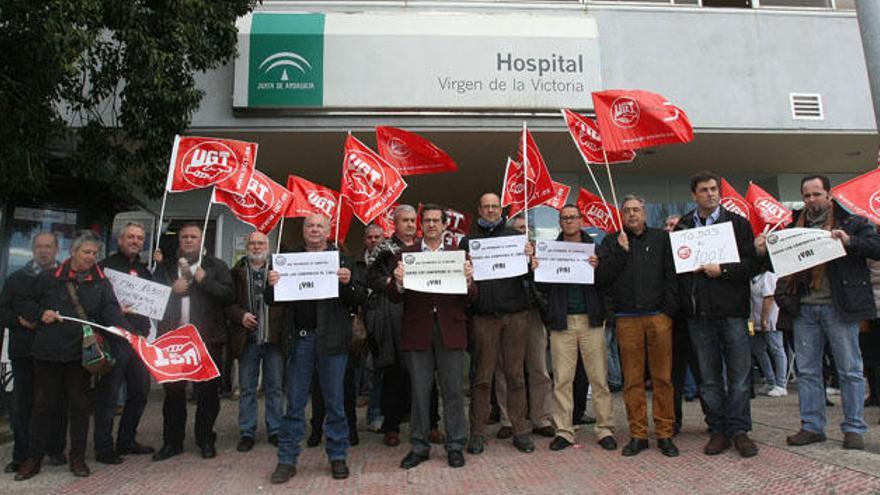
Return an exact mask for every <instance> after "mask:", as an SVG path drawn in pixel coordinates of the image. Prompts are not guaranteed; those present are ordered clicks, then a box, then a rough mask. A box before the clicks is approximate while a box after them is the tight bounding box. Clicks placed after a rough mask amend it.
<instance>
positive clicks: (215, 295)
mask: <svg viewBox="0 0 880 495" xmlns="http://www.w3.org/2000/svg"><path fill="white" fill-rule="evenodd" d="M177 238H178V243H179V244H178V256H179V258H178V259H166V260H164V263H160V264H159V266H158V268H157V269H156V279H157V280H158V281H159V282H162V283H164V284H167V285H170V286H171V299H170V300H169V301H168V307H167V309H166V310H165V318H164V319H163V320H162V322H161V324H160V325H159V333H160V334H163V333H165V332H170V331H172V330H174V329H176V328H179V327H180V326H181V325H186V324H192V325H194V326H195V327H196V328H197V329H198V331H199V336H201V338H202V340H203V341H204V342H205V347H206V348H207V349H208V353H209V354H210V355H211V359H213V360H214V362H215V363H219V362H221V361H222V359H223V345H224V343H225V342H226V317H225V314H224V312H223V310H224V308H225V307H226V306H228V305H230V304H232V301H233V298H232V275H231V274H230V272H229V267H228V266H226V263H224V262H223V261H222V260H220V259H218V258H215V257H213V256H211V255H210V254H207V253H201V262H199V254H200V253H199V252H200V250H201V249H202V227H201V225H199V224H197V223H187V224H185V225H183V226H182V227H181V228H180V230H178V231H177ZM187 383H188V381H186V380H182V381H178V382H173V383H166V384H165V385H164V387H165V401H164V403H163V405H162V419H163V428H162V439H163V442H164V445H163V446H162V448H161V449H160V450H159V451H158V452H156V453H155V454H153V459H154V460H156V461H163V460H165V459H168V458H170V457H173V456H176V455H178V454H180V453H181V452H183V439H184V437H185V436H186V386H187ZM220 383H221V379H220V377H219V376H218V377H217V378H214V379H213V380H209V381H206V382H194V383H193V389H194V391H195V396H196V421H195V437H196V445H198V447H199V449H200V450H201V454H202V457H203V458H205V459H210V458H213V457H216V456H217V449H216V447H215V446H214V442H215V440H216V438H217V434H216V433H214V422H215V421H216V420H217V415H218V414H220Z"/></svg>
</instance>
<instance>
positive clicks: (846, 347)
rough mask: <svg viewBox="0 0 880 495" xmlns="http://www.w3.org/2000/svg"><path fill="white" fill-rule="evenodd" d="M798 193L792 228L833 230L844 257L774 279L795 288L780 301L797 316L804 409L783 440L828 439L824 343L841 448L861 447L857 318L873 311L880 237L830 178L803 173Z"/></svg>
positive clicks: (761, 240)
mask: <svg viewBox="0 0 880 495" xmlns="http://www.w3.org/2000/svg"><path fill="white" fill-rule="evenodd" d="M801 194H802V195H803V199H804V209H803V210H799V211H796V212H795V215H794V221H793V222H792V226H793V227H802V228H804V227H806V228H815V229H825V230H828V231H830V232H831V237H833V238H835V239H840V241H841V242H842V243H843V246H844V248H845V249H846V256H844V257H843V258H837V259H835V260H832V261H829V262H827V263H824V264H822V265H819V266H815V267H813V268H811V269H809V270H805V271H802V272H798V273H795V274H793V275H790V276H788V277H784V280H783V281H781V283H780V284H779V285H780V286H785V287H789V288H790V289H792V291H793V292H788V293H785V292H786V291H783V294H780V296H782V297H781V300H779V304H780V307H781V308H783V310H785V309H788V311H789V312H790V314H793V315H794V321H793V323H794V341H795V354H796V355H797V374H798V400H799V402H800V414H801V429H800V431H798V432H797V433H796V434H794V435H791V436H789V437H788V438H786V442H787V443H788V444H789V445H795V446H799V445H808V444H811V443H816V442H823V441H825V390H824V388H825V385H824V381H823V379H822V356H823V354H824V353H825V343H826V341H827V342H828V346H829V347H830V348H831V355H832V356H833V357H834V365H835V366H836V367H837V376H838V379H839V380H840V392H841V400H842V402H843V416H844V420H843V423H842V424H841V425H840V429H841V430H842V431H843V448H845V449H857V450H861V449H864V448H865V442H864V438H863V435H864V434H865V431H866V430H867V428H868V427H867V425H866V424H865V417H864V399H865V378H864V375H863V370H862V355H861V352H860V351H859V322H860V321H862V320H870V319H872V318H873V317H874V316H875V307H874V294H873V292H872V289H871V281H870V273H869V271H868V266H867V259H868V258H870V259H880V236H878V235H877V231H876V230H875V228H874V226H873V225H871V224H870V223H869V222H868V221H867V220H866V219H865V218H863V217H860V216H857V215H851V214H849V213H847V212H846V210H844V209H843V208H842V207H840V205H839V204H837V203H834V202H833V201H832V199H831V182H830V181H829V180H828V177H825V176H822V175H811V176H807V177H804V178H803V179H802V180H801ZM772 235H773V234H770V236H772ZM755 245H756V247H757V248H758V252H760V253H763V252H765V251H766V240H765V236H764V235H761V236H759V237H758V239H757V240H756V242H755ZM779 292H780V291H779V290H777V294H779Z"/></svg>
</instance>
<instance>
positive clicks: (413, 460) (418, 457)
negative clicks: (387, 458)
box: [400, 451, 428, 469]
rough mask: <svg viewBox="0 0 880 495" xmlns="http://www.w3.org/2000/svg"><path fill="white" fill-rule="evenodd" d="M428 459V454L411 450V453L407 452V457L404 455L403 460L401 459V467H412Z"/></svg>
mask: <svg viewBox="0 0 880 495" xmlns="http://www.w3.org/2000/svg"><path fill="white" fill-rule="evenodd" d="M427 460H428V455H427V454H417V453H415V452H412V451H410V453H409V454H406V457H404V458H403V460H402V461H400V467H402V468H403V469H412V468H414V467H416V466H418V465H419V464H421V463H423V462H425V461H427Z"/></svg>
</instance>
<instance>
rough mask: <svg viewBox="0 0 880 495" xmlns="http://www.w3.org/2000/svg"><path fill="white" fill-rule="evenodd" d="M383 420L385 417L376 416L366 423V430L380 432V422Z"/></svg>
mask: <svg viewBox="0 0 880 495" xmlns="http://www.w3.org/2000/svg"><path fill="white" fill-rule="evenodd" d="M384 422H385V418H376V419H374V420H373V421H370V422H369V423H367V431H371V432H373V433H381V432H382V423H384Z"/></svg>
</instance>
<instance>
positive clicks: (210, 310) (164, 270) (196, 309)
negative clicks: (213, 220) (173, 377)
mask: <svg viewBox="0 0 880 495" xmlns="http://www.w3.org/2000/svg"><path fill="white" fill-rule="evenodd" d="M177 263H178V259H177V258H174V259H169V260H166V261H165V262H164V263H162V264H161V265H159V267H157V268H156V274H155V275H156V280H157V281H158V282H160V283H163V284H166V285H172V284H174V281H175V280H177V275H178V264H177ZM202 269H204V270H205V278H204V279H202V281H201V282H196V281H195V280H193V282H192V285H190V287H189V291H188V292H187V294H188V295H189V322H190V323H191V324H193V325H194V326H195V327H196V328H197V329H198V331H199V335H200V336H201V337H202V340H204V341H205V343H206V344H222V343H224V342H226V340H227V335H226V316H225V314H224V311H223V310H224V309H225V308H226V306H228V305H230V304H232V274H231V273H230V271H229V267H228V266H226V263H224V262H223V261H222V260H220V259H218V258H215V257H213V256H211V255H208V254H206V255H204V256H203V257H202ZM187 294H184V296H185V295H187ZM180 303H181V295H179V294H175V293H174V292H173V291H172V292H171V298H170V299H169V300H168V307H167V308H166V309H165V319H163V320H162V322H161V324H160V325H159V334H160V335H162V334H165V333H167V332H170V331H172V330H174V329H176V328H178V326H179V324H180V309H181V306H180Z"/></svg>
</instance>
